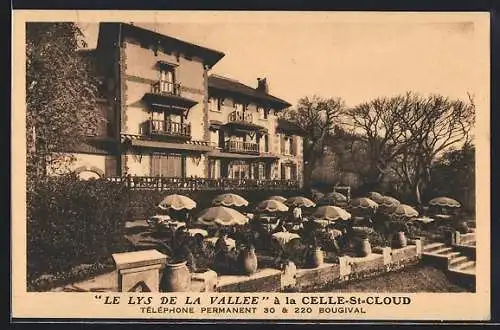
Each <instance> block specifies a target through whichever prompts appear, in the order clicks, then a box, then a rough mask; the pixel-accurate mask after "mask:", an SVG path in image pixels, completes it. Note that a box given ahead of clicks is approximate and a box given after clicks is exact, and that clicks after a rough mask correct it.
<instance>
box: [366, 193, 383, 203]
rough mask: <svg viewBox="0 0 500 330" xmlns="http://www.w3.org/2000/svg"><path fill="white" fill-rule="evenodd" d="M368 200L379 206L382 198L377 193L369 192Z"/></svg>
mask: <svg viewBox="0 0 500 330" xmlns="http://www.w3.org/2000/svg"><path fill="white" fill-rule="evenodd" d="M368 198H369V199H371V200H372V201H374V202H375V203H378V204H380V203H381V202H382V198H384V196H383V195H382V194H381V193H379V192H376V191H370V192H369V193H368Z"/></svg>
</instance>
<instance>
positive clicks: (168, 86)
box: [151, 80, 181, 96]
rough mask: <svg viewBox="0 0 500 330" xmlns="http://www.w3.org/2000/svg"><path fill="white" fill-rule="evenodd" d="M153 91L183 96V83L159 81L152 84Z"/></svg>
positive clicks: (154, 92)
mask: <svg viewBox="0 0 500 330" xmlns="http://www.w3.org/2000/svg"><path fill="white" fill-rule="evenodd" d="M151 93H153V94H158V95H175V96H181V85H180V84H178V83H173V82H169V81H161V80H160V81H157V82H156V83H154V84H152V85H151Z"/></svg>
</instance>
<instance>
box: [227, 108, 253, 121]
mask: <svg viewBox="0 0 500 330" xmlns="http://www.w3.org/2000/svg"><path fill="white" fill-rule="evenodd" d="M228 121H229V122H233V121H239V122H247V123H253V115H252V114H251V113H250V112H246V111H238V110H236V111H233V112H231V113H230V114H229V118H228Z"/></svg>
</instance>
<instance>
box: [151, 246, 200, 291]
mask: <svg viewBox="0 0 500 330" xmlns="http://www.w3.org/2000/svg"><path fill="white" fill-rule="evenodd" d="M187 243H188V242H187V240H183V241H181V242H177V244H176V243H175V241H174V242H172V244H171V245H168V244H166V243H163V242H158V247H159V248H158V249H159V250H160V251H161V252H163V253H165V254H166V255H167V256H168V257H169V258H168V260H167V263H166V264H165V268H164V269H163V275H162V277H161V279H160V289H161V291H166V292H186V291H188V290H189V288H190V286H191V276H192V272H194V271H196V264H195V260H194V257H193V254H192V253H191V250H190V249H189V247H188V245H187Z"/></svg>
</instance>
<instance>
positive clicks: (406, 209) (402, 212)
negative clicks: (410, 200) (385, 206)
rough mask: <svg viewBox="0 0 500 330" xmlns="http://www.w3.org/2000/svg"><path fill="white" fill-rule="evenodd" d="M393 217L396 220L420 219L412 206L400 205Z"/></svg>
mask: <svg viewBox="0 0 500 330" xmlns="http://www.w3.org/2000/svg"><path fill="white" fill-rule="evenodd" d="M391 216H392V217H393V218H395V219H409V218H416V217H418V212H417V210H415V209H414V208H413V207H411V206H410V205H406V204H399V205H398V206H397V207H396V209H395V210H394V212H393V213H392V214H391Z"/></svg>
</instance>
